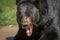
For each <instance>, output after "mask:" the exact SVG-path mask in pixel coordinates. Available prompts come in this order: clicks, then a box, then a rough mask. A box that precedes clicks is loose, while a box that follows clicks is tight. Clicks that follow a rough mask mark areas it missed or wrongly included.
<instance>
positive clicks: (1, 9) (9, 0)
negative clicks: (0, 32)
mask: <svg viewBox="0 0 60 40" xmlns="http://www.w3.org/2000/svg"><path fill="white" fill-rule="evenodd" d="M16 24H17V23H16V4H15V0H0V27H1V26H7V25H16Z"/></svg>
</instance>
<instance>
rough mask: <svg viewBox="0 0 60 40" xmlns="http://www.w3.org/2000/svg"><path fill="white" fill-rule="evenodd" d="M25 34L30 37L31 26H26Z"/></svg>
mask: <svg viewBox="0 0 60 40" xmlns="http://www.w3.org/2000/svg"><path fill="white" fill-rule="evenodd" d="M26 34H27V36H31V34H32V28H31V26H27V28H26Z"/></svg>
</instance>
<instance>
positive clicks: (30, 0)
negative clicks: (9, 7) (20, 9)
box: [16, 0, 35, 5]
mask: <svg viewBox="0 0 60 40" xmlns="http://www.w3.org/2000/svg"><path fill="white" fill-rule="evenodd" d="M22 2H30V3H34V2H35V0H16V5H19V4H20V3H22Z"/></svg>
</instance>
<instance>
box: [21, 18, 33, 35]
mask: <svg viewBox="0 0 60 40" xmlns="http://www.w3.org/2000/svg"><path fill="white" fill-rule="evenodd" d="M22 29H25V30H26V35H27V36H31V35H32V30H33V25H32V21H31V19H30V18H29V17H23V19H22Z"/></svg>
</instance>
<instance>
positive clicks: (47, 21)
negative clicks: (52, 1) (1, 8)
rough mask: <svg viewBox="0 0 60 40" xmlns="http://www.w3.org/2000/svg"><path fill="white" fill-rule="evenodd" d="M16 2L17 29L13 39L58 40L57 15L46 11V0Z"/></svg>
mask: <svg viewBox="0 0 60 40" xmlns="http://www.w3.org/2000/svg"><path fill="white" fill-rule="evenodd" d="M16 4H17V23H18V25H19V31H18V33H17V35H16V36H15V37H14V40H59V30H58V26H57V23H56V21H55V19H56V18H57V17H56V18H54V17H53V16H54V15H53V16H51V15H50V13H49V12H48V8H49V7H48V6H49V5H48V3H47V0H16ZM51 14H52V13H51Z"/></svg>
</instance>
